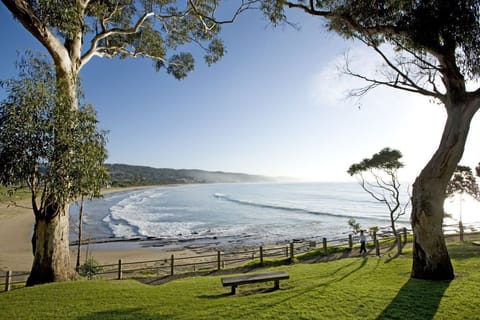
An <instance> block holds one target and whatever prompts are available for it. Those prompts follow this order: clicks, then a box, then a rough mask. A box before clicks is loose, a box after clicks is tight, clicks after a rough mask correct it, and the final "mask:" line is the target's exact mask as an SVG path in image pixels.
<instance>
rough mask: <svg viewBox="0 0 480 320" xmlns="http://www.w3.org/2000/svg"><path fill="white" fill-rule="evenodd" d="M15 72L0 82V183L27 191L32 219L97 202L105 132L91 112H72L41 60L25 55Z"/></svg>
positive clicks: (104, 175) (86, 108)
mask: <svg viewBox="0 0 480 320" xmlns="http://www.w3.org/2000/svg"><path fill="white" fill-rule="evenodd" d="M18 69H19V75H18V77H17V78H15V79H9V80H5V81H2V82H1V85H2V86H3V87H4V88H5V90H6V92H7V98H6V99H5V100H4V101H3V102H2V103H1V105H0V183H1V184H4V185H7V186H23V185H27V186H28V187H29V189H30V190H31V192H32V205H33V209H34V213H35V215H42V214H45V211H44V209H45V208H46V207H47V206H48V205H49V203H51V202H58V203H68V202H70V201H73V200H75V199H76V198H77V197H78V196H81V195H83V196H87V197H92V196H98V195H99V193H100V188H101V187H102V186H103V185H104V184H105V183H107V181H108V172H107V170H106V168H105V167H104V165H103V162H104V161H105V159H106V157H107V152H106V148H105V144H106V138H105V135H106V132H104V131H101V130H99V129H98V128H97V119H96V114H95V112H94V110H93V108H92V106H90V105H86V104H81V106H80V108H79V109H78V110H76V111H72V110H70V108H69V102H68V98H66V96H67V95H65V94H58V92H57V90H58V89H57V85H56V79H55V75H54V67H53V65H52V64H51V63H48V62H46V60H45V57H43V58H42V57H37V56H34V55H33V54H27V55H26V56H24V57H22V58H21V60H20V61H19V63H18ZM59 149H60V150H63V151H64V152H59ZM38 199H40V200H39V201H38V202H37V200H38Z"/></svg>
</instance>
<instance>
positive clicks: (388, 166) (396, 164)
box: [348, 148, 403, 176]
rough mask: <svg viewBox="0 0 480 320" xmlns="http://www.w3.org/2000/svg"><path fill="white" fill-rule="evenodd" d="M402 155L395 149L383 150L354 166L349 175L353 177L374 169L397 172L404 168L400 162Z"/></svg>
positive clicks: (349, 170)
mask: <svg viewBox="0 0 480 320" xmlns="http://www.w3.org/2000/svg"><path fill="white" fill-rule="evenodd" d="M400 158H402V153H401V152H400V151H398V150H395V149H393V150H392V149H390V148H383V149H382V150H381V151H380V152H378V153H375V154H374V155H373V156H372V157H371V158H369V159H363V160H362V162H360V163H356V164H352V165H351V166H350V168H349V169H348V174H349V175H351V176H353V175H355V174H358V173H361V172H364V171H369V170H372V169H378V170H384V171H395V170H397V169H400V168H402V167H403V163H401V162H400Z"/></svg>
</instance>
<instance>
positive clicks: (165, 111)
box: [0, 4, 480, 183]
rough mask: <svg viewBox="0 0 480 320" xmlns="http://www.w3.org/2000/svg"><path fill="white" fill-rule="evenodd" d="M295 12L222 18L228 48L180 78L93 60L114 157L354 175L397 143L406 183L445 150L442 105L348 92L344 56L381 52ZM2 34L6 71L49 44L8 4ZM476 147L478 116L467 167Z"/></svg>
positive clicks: (318, 176)
mask: <svg viewBox="0 0 480 320" xmlns="http://www.w3.org/2000/svg"><path fill="white" fill-rule="evenodd" d="M289 18H290V20H291V21H293V22H295V23H297V24H298V26H299V29H298V30H297V29H294V28H292V27H289V26H279V27H276V28H273V27H272V26H270V25H269V24H268V22H267V21H266V20H264V19H263V18H262V17H261V16H260V15H258V14H255V13H253V12H250V13H247V14H245V15H243V16H241V17H240V18H239V20H238V21H237V22H236V23H234V24H232V25H226V26H224V28H223V31H222V38H223V40H224V42H225V45H226V47H227V53H226V55H225V56H224V57H223V58H222V60H221V61H219V62H218V63H216V64H214V65H212V66H211V67H208V66H206V65H205V63H203V61H202V56H201V54H198V55H196V56H195V58H196V66H195V71H194V72H193V73H191V74H190V75H189V76H188V77H187V78H186V79H184V80H182V81H178V80H175V79H174V78H173V77H172V76H170V75H168V74H166V73H164V72H155V70H154V68H153V66H152V63H151V62H150V61H148V60H146V59H139V60H138V59H137V60H122V61H120V60H117V59H115V60H107V59H100V58H94V59H93V60H92V61H90V62H89V63H88V64H87V65H86V66H85V67H84V68H83V69H82V72H81V77H82V81H83V87H84V90H85V94H86V99H85V100H86V101H87V102H89V103H92V104H93V105H94V106H95V108H96V110H97V113H98V118H99V120H100V127H101V128H102V129H106V130H109V134H108V145H107V149H108V153H109V157H108V160H107V162H109V163H125V164H132V165H146V166H151V167H156V168H176V169H182V168H190V169H193V168H194V169H203V170H211V171H228V172H243V173H251V174H261V175H268V176H274V177H292V178H298V179H301V180H308V181H355V179H354V178H352V177H350V176H349V175H348V174H347V172H346V171H347V169H348V167H349V166H350V165H351V164H353V163H356V162H359V161H361V160H362V159H363V158H366V157H370V156H371V155H373V154H374V153H376V152H378V151H380V150H381V149H382V148H384V147H390V148H395V149H398V150H400V151H401V152H402V154H403V162H404V164H405V168H404V169H402V171H401V172H400V179H401V180H404V181H408V182H410V183H412V182H413V180H414V178H415V177H416V176H417V175H418V174H419V172H420V170H421V169H422V168H423V167H424V166H425V164H426V163H427V162H428V160H429V159H430V158H431V156H432V155H433V153H434V151H435V150H436V148H437V146H438V143H439V141H440V137H441V133H442V129H443V125H444V121H445V113H444V110H443V107H442V106H441V105H438V104H434V103H431V102H430V101H429V100H428V99H426V98H423V97H420V96H416V95H412V94H408V93H403V92H400V91H398V90H393V89H386V88H382V89H376V90H374V91H371V92H370V93H368V95H366V96H364V97H363V98H362V99H361V100H360V101H358V100H357V99H353V98H350V99H348V98H347V95H348V90H349V89H352V88H355V87H360V86H361V85H362V83H360V82H359V80H358V79H355V78H352V77H349V76H346V75H342V74H341V72H339V66H342V64H344V61H345V55H346V53H348V56H349V57H350V59H351V61H352V66H353V67H354V68H356V69H355V70H358V71H363V72H366V73H368V72H372V71H373V70H375V69H376V66H377V61H378V59H377V57H376V56H375V54H374V53H373V52H372V51H371V50H369V49H368V48H366V47H364V46H363V45H362V44H359V43H356V42H353V41H351V40H345V39H342V38H340V37H338V36H337V35H335V34H334V33H329V32H327V31H326V30H325V28H324V22H323V21H322V20H321V19H319V18H316V17H311V16H307V15H304V14H301V13H300V12H294V11H289ZM0 30H2V32H0V43H1V44H2V48H1V50H0V61H1V68H0V79H7V78H11V77H14V76H15V75H16V71H15V68H14V63H15V61H16V58H17V56H18V52H21V51H24V50H26V49H35V50H37V49H38V50H40V51H43V52H45V50H44V49H42V47H41V46H40V45H39V43H38V42H37V41H36V40H35V39H34V38H33V37H32V36H31V35H30V34H29V33H28V32H26V31H25V30H24V29H23V27H22V26H21V25H20V24H19V23H18V22H17V21H15V20H14V19H13V18H12V16H11V14H10V13H9V12H8V10H7V9H6V7H5V6H4V5H3V4H0ZM1 90H2V89H0V97H2V96H4V92H2V91H1ZM479 145H480V116H479V115H478V114H477V115H476V117H475V118H474V120H473V122H472V125H471V130H470V135H469V139H468V141H467V145H466V148H465V153H464V156H463V159H462V161H461V164H464V165H468V166H470V167H475V166H476V165H477V164H478V163H479V162H480V149H479V148H478V146H479Z"/></svg>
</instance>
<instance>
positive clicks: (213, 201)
mask: <svg viewBox="0 0 480 320" xmlns="http://www.w3.org/2000/svg"><path fill="white" fill-rule="evenodd" d="M89 205H90V206H91V208H90V211H93V212H95V214H94V215H92V218H91V221H89V225H88V226H86V227H87V229H88V228H96V229H95V231H97V232H104V231H103V230H109V232H110V234H104V235H103V237H110V236H114V237H119V238H127V239H128V238H137V237H154V238H168V239H170V238H175V239H197V238H202V237H212V238H214V237H215V238H222V237H233V238H242V239H255V241H260V242H263V241H267V242H268V241H277V240H282V239H284V240H288V239H294V238H295V239H298V238H310V237H311V238H314V237H317V238H321V237H328V238H331V237H338V236H341V235H343V234H345V233H347V232H348V231H349V227H348V225H347V220H348V219H349V218H350V217H355V218H356V219H357V222H359V223H360V224H361V226H362V227H364V228H368V227H369V226H380V227H382V226H387V225H388V224H389V220H388V215H387V214H386V209H385V207H384V206H383V205H381V204H379V203H378V202H375V201H373V200H372V199H371V198H370V197H369V195H368V194H366V193H365V192H364V191H363V190H361V188H360V187H359V186H358V185H356V184H326V183H325V184H211V185H194V186H180V187H173V188H157V189H146V190H137V191H130V192H123V193H120V194H112V195H111V196H110V195H108V196H106V197H105V198H104V199H99V200H95V201H93V202H92V203H91V204H89ZM408 220H409V217H408V215H406V216H405V217H402V219H401V220H400V226H402V224H403V225H406V226H408ZM98 221H102V223H101V225H103V226H104V227H103V229H102V228H100V229H99V228H98V226H95V225H98ZM101 236H102V235H100V237H101Z"/></svg>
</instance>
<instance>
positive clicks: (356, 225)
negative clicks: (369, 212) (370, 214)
mask: <svg viewBox="0 0 480 320" xmlns="http://www.w3.org/2000/svg"><path fill="white" fill-rule="evenodd" d="M347 224H348V225H349V226H350V228H351V229H352V231H353V233H355V234H357V233H359V232H360V230H362V227H361V226H360V223H358V222H357V220H355V219H354V218H350V219H348V221H347Z"/></svg>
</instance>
